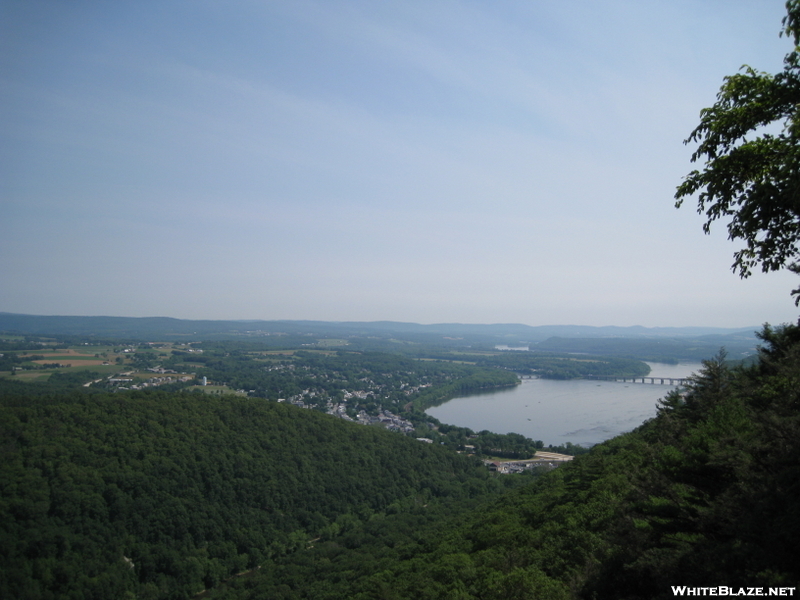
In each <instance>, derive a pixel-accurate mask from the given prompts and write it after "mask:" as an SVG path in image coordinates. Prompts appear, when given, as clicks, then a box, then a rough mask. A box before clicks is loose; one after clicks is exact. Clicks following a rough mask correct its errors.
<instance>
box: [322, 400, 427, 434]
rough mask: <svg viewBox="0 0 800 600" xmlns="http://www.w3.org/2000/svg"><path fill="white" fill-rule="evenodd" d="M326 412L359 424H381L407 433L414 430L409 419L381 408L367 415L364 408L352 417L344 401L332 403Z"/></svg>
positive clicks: (392, 429)
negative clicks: (377, 411)
mask: <svg viewBox="0 0 800 600" xmlns="http://www.w3.org/2000/svg"><path fill="white" fill-rule="evenodd" d="M327 412H328V414H329V415H333V416H335V417H339V418H340V419H344V420H345V421H353V422H354V423H360V424H361V425H381V426H383V427H385V428H386V429H389V430H391V431H399V432H401V433H409V432H411V431H414V425H413V424H412V423H411V421H407V420H406V419H403V418H402V417H398V416H397V415H395V414H394V413H392V412H390V411H388V410H382V411H380V412H379V413H378V414H377V415H369V414H367V412H366V411H365V410H360V411H358V415H356V418H355V419H354V418H353V417H351V416H350V415H348V414H347V405H346V404H344V403H340V404H334V405H332V406H330V407H329V408H328V411H327Z"/></svg>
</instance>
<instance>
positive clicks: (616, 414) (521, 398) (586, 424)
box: [426, 363, 701, 446]
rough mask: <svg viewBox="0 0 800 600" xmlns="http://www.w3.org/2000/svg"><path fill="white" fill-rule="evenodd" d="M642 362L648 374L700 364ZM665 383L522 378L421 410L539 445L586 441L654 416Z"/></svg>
mask: <svg viewBox="0 0 800 600" xmlns="http://www.w3.org/2000/svg"><path fill="white" fill-rule="evenodd" d="M647 364H649V365H650V374H649V375H648V377H676V378H679V377H686V376H688V375H690V374H692V373H693V372H695V371H697V370H699V369H700V367H701V365H700V363H681V364H678V365H667V364H662V363H647ZM671 389H673V388H672V386H669V385H660V384H655V385H653V384H649V383H630V382H628V383H621V382H613V381H592V380H586V379H575V380H569V381H560V380H555V379H523V380H522V383H521V384H520V385H518V386H517V387H515V388H508V389H502V390H498V391H494V392H487V393H483V394H473V395H470V396H464V397H461V398H454V399H452V400H450V401H448V402H446V403H444V404H442V405H441V406H435V407H433V408H430V409H428V410H427V411H426V412H427V413H428V414H429V415H431V416H432V417H435V418H436V419H438V420H439V421H441V422H442V423H449V424H451V425H457V426H459V427H469V428H470V429H472V430H473V431H483V430H484V429H488V430H489V431H493V432H495V433H510V432H514V433H520V434H522V435H524V436H525V437H528V438H531V439H534V440H542V441H543V442H544V443H545V445H553V446H558V445H561V444H564V443H565V442H572V443H573V444H579V445H581V446H591V445H593V444H597V443H599V442H602V441H604V440H607V439H609V438H612V437H614V436H615V435H619V434H620V433H624V432H626V431H630V430H631V429H634V428H636V427H638V426H639V425H641V424H642V423H643V422H644V421H645V420H647V419H649V418H651V417H653V416H655V414H656V402H657V401H658V400H659V399H660V398H663V397H664V396H665V395H666V394H667V393H668V392H669V391H670V390H671Z"/></svg>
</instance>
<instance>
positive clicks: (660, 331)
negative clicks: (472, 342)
mask: <svg viewBox="0 0 800 600" xmlns="http://www.w3.org/2000/svg"><path fill="white" fill-rule="evenodd" d="M758 329H760V327H756V326H754V327H740V328H722V327H642V326H640V325H634V326H630V327H619V326H603V327H595V326H590V325H540V326H531V325H523V324H519V323H496V324H464V323H436V324H431V325H422V324H419V323H405V322H397V321H308V320H297V321H295V320H274V321H268V320H256V319H253V320H197V319H176V318H173V317H108V316H59V315H26V314H17V313H8V312H0V331H6V332H15V333H23V334H33V335H47V334H52V335H56V334H58V335H93V336H114V337H131V338H137V339H143V338H148V339H150V338H157V337H162V336H163V337H168V338H172V337H176V336H181V337H182V336H195V337H197V338H198V339H200V338H205V337H208V336H212V337H220V336H226V335H230V336H240V335H245V334H255V333H264V334H266V333H285V334H300V335H302V334H306V335H309V334H311V335H322V336H324V335H370V334H372V335H375V334H389V333H398V334H416V335H419V334H423V335H425V334H427V335H437V336H470V337H476V338H484V340H485V341H488V339H487V338H494V339H495V340H496V342H497V343H538V342H542V341H544V340H547V339H549V338H552V337H559V338H656V337H670V338H676V337H677V338H681V337H700V336H709V335H710V336H731V335H734V336H743V337H745V338H748V339H754V332H755V331H756V330H758Z"/></svg>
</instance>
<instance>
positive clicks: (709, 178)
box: [675, 0, 800, 302]
mask: <svg viewBox="0 0 800 600" xmlns="http://www.w3.org/2000/svg"><path fill="white" fill-rule="evenodd" d="M786 7H787V11H788V14H787V17H786V18H785V19H784V22H783V24H784V29H783V32H782V33H783V34H784V35H786V36H787V37H791V38H792V39H793V40H794V44H795V48H794V50H792V51H791V52H790V53H789V54H787V55H786V57H785V59H784V68H783V71H781V72H780V73H777V74H775V75H772V74H769V73H763V72H759V71H756V70H755V69H753V68H752V67H749V66H744V67H743V68H742V70H741V72H739V73H737V74H736V75H731V76H729V77H726V78H725V80H724V83H723V85H722V87H721V88H720V91H719V93H718V94H717V102H716V103H715V104H714V106H712V107H710V108H706V109H703V110H702V111H701V113H700V124H699V125H698V126H697V128H695V130H694V131H693V132H692V133H691V135H690V136H689V138H688V139H687V140H686V142H687V143H689V142H697V143H698V147H697V149H696V150H695V152H694V153H693V155H692V162H695V161H698V160H703V161H704V167H703V169H702V170H694V171H692V172H691V173H689V175H688V176H687V177H686V178H685V180H684V181H683V183H682V184H681V185H680V186H679V187H678V190H677V193H676V195H675V198H676V200H677V204H676V205H677V206H680V205H681V203H682V202H683V200H684V199H685V198H687V197H689V196H692V195H694V194H697V200H698V205H697V206H698V212H699V213H701V214H703V213H705V216H706V219H707V220H706V223H705V224H704V225H703V229H704V231H705V232H706V233H708V232H709V230H710V227H711V223H713V222H714V221H716V220H717V219H727V218H730V220H729V222H728V226H727V227H728V237H729V238H730V239H731V240H738V239H740V240H743V241H744V243H745V247H744V248H742V249H741V250H739V251H737V252H736V253H735V254H734V263H733V270H734V271H738V273H739V274H740V275H741V276H742V277H748V276H749V275H750V274H751V271H752V269H753V268H754V267H756V266H757V265H760V266H761V268H762V270H763V271H765V272H768V271H776V270H779V269H782V268H784V267H787V266H788V268H790V269H791V270H793V271H800V266H798V263H797V257H798V247H797V242H798V238H800V113H798V106H800V48H799V47H798V44H800V2H798V1H797V0H790V1H789V2H787V3H786ZM775 126H778V127H780V130H779V131H776V127H775ZM793 294H794V295H795V296H796V300H797V302H800V288H798V289H797V290H795V291H794V292H793Z"/></svg>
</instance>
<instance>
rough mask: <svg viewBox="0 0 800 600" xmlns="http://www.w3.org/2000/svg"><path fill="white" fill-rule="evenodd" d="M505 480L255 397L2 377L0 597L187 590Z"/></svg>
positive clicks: (432, 451)
mask: <svg viewBox="0 0 800 600" xmlns="http://www.w3.org/2000/svg"><path fill="white" fill-rule="evenodd" d="M20 389H22V388H21V387H20ZM515 481H518V480H516V479H509V478H503V479H499V478H496V477H495V478H492V477H491V476H490V475H489V473H488V472H487V470H486V469H485V468H484V467H483V466H482V465H481V464H480V463H479V462H478V461H476V460H475V459H473V458H468V457H466V456H462V455H459V454H456V453H455V452H453V451H451V450H448V449H446V448H443V447H439V446H434V445H431V444H425V443H422V442H419V441H417V440H414V439H412V438H409V437H404V436H401V435H398V434H394V433H392V432H389V431H386V430H384V429H381V428H374V427H364V426H360V425H356V424H353V423H347V422H345V421H342V420H341V419H336V418H333V417H331V416H328V415H324V414H320V413H316V412H314V411H308V410H302V409H299V408H296V407H294V406H287V405H285V404H279V403H275V402H268V401H265V400H259V399H253V398H236V397H234V396H224V397H222V398H215V397H211V396H208V395H205V394H199V393H195V394H189V393H167V392H159V391H150V392H146V393H145V392H130V393H118V394H114V395H109V394H104V393H69V394H58V395H43V396H34V395H31V394H28V395H25V394H22V393H19V394H14V393H9V391H8V388H7V389H6V392H5V393H4V394H3V398H2V407H0V499H2V500H1V501H0V597H2V598H31V599H33V598H87V599H88V598H97V599H104V600H105V599H108V598H123V597H126V594H128V596H127V597H136V598H187V597H189V596H191V595H192V594H195V593H197V592H199V591H201V590H203V589H204V588H209V587H212V586H214V585H216V584H218V583H219V582H221V581H222V580H224V579H225V578H227V577H229V576H231V575H233V574H235V573H237V572H240V571H243V570H246V569H253V568H255V567H257V566H259V565H262V564H265V563H266V562H268V561H270V560H272V559H277V558H279V557H282V556H286V555H288V554H291V553H294V552H296V551H302V550H305V548H306V547H307V546H308V544H309V540H311V539H312V538H316V537H319V536H331V535H334V534H335V533H336V532H338V531H339V530H340V529H341V528H347V527H352V526H353V524H357V523H361V522H362V521H370V520H371V519H376V518H378V517H379V516H380V515H382V514H385V513H387V512H389V513H400V512H403V511H404V510H406V509H407V508H409V507H413V506H415V505H424V506H428V507H430V509H429V511H428V512H429V514H430V516H431V517H433V516H436V515H439V516H441V511H443V510H445V508H447V507H451V508H452V507H454V506H460V507H462V509H463V507H464V506H467V505H468V504H469V502H470V501H471V499H473V498H481V497H484V496H486V495H487V494H492V493H495V492H496V491H498V490H499V489H501V488H502V487H503V486H507V485H513V484H514V483H515Z"/></svg>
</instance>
